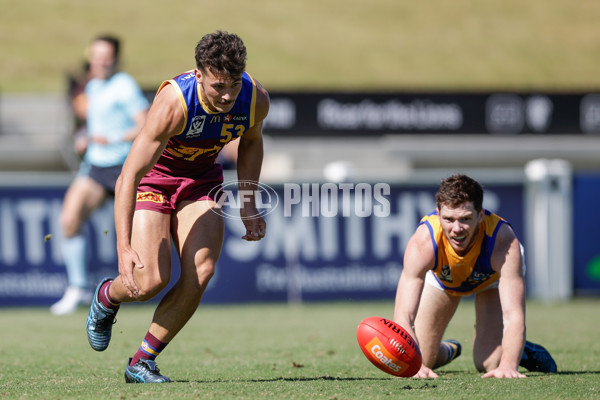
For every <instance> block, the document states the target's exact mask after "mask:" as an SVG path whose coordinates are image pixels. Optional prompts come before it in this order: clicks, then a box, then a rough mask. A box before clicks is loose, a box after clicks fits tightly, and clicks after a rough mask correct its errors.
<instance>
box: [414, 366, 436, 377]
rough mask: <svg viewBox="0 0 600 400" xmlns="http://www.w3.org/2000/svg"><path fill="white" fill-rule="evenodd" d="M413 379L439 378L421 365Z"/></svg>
mask: <svg viewBox="0 0 600 400" xmlns="http://www.w3.org/2000/svg"><path fill="white" fill-rule="evenodd" d="M413 378H439V376H438V374H436V373H435V372H433V370H432V369H431V368H427V367H426V366H425V365H424V364H423V365H421V369H420V370H419V372H417V373H416V374H415V375H414V376H413Z"/></svg>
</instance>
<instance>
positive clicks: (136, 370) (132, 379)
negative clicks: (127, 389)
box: [125, 358, 171, 383]
mask: <svg viewBox="0 0 600 400" xmlns="http://www.w3.org/2000/svg"><path fill="white" fill-rule="evenodd" d="M130 363H131V358H130V359H129V360H128V361H127V368H125V382H127V383H166V382H171V379H169V378H168V377H166V376H164V375H161V374H160V370H159V369H158V367H157V366H156V362H154V361H153V360H146V359H145V358H140V359H139V360H138V362H136V363H135V364H133V365H129V364H130Z"/></svg>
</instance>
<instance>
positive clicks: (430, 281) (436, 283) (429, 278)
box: [425, 244, 527, 293]
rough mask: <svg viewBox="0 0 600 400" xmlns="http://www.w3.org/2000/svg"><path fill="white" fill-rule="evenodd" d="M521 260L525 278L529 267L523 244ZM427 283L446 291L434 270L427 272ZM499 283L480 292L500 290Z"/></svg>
mask: <svg viewBox="0 0 600 400" xmlns="http://www.w3.org/2000/svg"><path fill="white" fill-rule="evenodd" d="M521 258H522V259H523V276H525V270H526V269H527V266H526V265H525V248H524V247H523V245H522V244H521ZM425 283H427V284H428V285H431V286H433V287H434V288H436V289H439V290H444V288H443V287H442V285H440V282H439V281H438V280H437V278H436V277H435V274H434V273H433V271H432V270H429V271H427V275H425ZM498 283H499V280H497V281H496V282H494V283H492V284H490V285H489V286H486V287H485V288H484V289H482V290H479V291H478V292H484V291H486V290H488V289H498ZM475 293H477V292H475Z"/></svg>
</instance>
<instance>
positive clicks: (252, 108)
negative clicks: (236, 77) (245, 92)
mask: <svg viewBox="0 0 600 400" xmlns="http://www.w3.org/2000/svg"><path fill="white" fill-rule="evenodd" d="M246 74H248V73H247V72H246ZM248 78H250V80H251V81H252V100H251V102H250V123H249V124H248V128H252V127H253V126H254V121H255V120H256V81H255V80H254V78H253V77H252V75H250V74H248Z"/></svg>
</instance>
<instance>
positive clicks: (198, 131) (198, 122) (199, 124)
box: [185, 115, 206, 139]
mask: <svg viewBox="0 0 600 400" xmlns="http://www.w3.org/2000/svg"><path fill="white" fill-rule="evenodd" d="M205 121H206V115H196V116H195V117H194V118H192V122H191V123H190V129H188V131H187V133H186V134H185V138H186V139H194V138H198V137H200V136H202V130H203V129H204V122H205Z"/></svg>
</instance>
